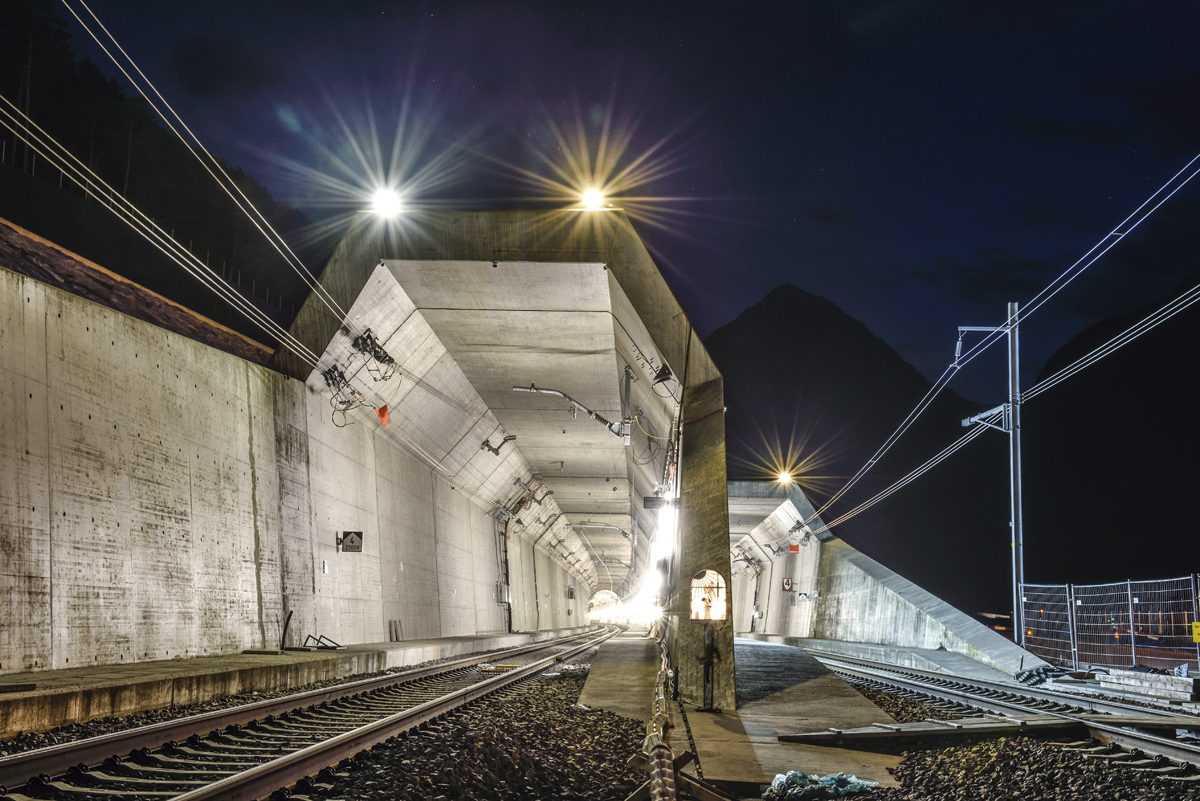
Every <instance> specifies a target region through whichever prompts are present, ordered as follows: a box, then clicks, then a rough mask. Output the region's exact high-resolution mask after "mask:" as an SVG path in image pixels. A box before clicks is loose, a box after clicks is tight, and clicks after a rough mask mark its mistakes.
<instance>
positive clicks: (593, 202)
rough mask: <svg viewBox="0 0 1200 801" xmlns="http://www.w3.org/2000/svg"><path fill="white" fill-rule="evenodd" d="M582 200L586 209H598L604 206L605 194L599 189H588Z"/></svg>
mask: <svg viewBox="0 0 1200 801" xmlns="http://www.w3.org/2000/svg"><path fill="white" fill-rule="evenodd" d="M581 199H582V201H583V207H584V208H585V209H598V208H600V207H601V206H603V205H604V193H603V192H601V191H600V190H599V189H588V190H587V191H586V192H584V193H583V197H582V198H581Z"/></svg>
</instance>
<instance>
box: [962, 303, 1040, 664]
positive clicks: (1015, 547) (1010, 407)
mask: <svg viewBox="0 0 1200 801" xmlns="http://www.w3.org/2000/svg"><path fill="white" fill-rule="evenodd" d="M1018 311H1019V310H1018V307H1017V304H1016V303H1009V304H1008V320H1007V321H1006V322H1005V324H1004V325H1002V326H1000V327H999V328H989V327H983V326H971V325H960V326H959V327H958V346H957V348H956V349H955V351H954V361H955V364H956V365H957V363H958V358H959V356H961V355H962V335H963V334H964V333H965V332H967V331H985V332H987V333H989V334H991V333H996V332H1000V331H1002V332H1004V333H1005V334H1007V336H1008V403H1005V404H1002V405H1000V406H997V407H996V408H994V409H989V410H988V411H986V412H982V413H981V414H977V415H975V416H974V417H968V418H967V419H966V420H963V421H962V424H963V426H964V427H968V426H971V425H973V424H975V423H982V424H983V425H986V426H989V427H991V428H996V429H999V430H1001V431H1004V432H1005V433H1007V434H1008V468H1009V493H1010V506H1009V513H1010V519H1009V523H1008V525H1009V527H1010V528H1011V529H1012V582H1013V589H1012V592H1013V596H1012V597H1013V600H1012V604H1013V641H1014V642H1016V643H1017V644H1018V645H1020V646H1021V647H1022V648H1023V647H1025V614H1024V610H1023V609H1022V603H1023V600H1022V598H1021V586H1022V585H1023V584H1024V583H1025V534H1024V527H1023V525H1022V511H1021V349H1020V344H1019V341H1018V339H1017V323H1018V319H1017V318H1018ZM997 412H1003V413H1004V417H1003V421H1002V423H1001V425H999V426H997V425H995V424H994V423H990V422H988V421H987V418H988V417H991V416H992V415H994V414H996V413H997Z"/></svg>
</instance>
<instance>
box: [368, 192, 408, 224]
mask: <svg viewBox="0 0 1200 801" xmlns="http://www.w3.org/2000/svg"><path fill="white" fill-rule="evenodd" d="M371 209H372V211H374V212H375V213H376V214H378V215H379V216H380V217H395V216H396V215H397V214H399V213H400V211H401V210H402V206H401V203H400V195H398V194H396V192H395V190H393V189H380V190H379V191H377V192H376V193H375V194H374V196H372V198H371Z"/></svg>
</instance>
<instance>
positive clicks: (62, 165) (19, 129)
mask: <svg viewBox="0 0 1200 801" xmlns="http://www.w3.org/2000/svg"><path fill="white" fill-rule="evenodd" d="M0 101H3V104H4V105H0V115H2V117H0V125H3V126H4V127H5V128H7V129H8V130H9V131H11V132H12V133H13V134H14V135H15V136H17V137H18V138H20V139H21V140H22V141H23V142H25V144H26V145H27V146H29V147H30V148H32V149H33V150H34V152H36V153H37V154H38V155H40V156H41V157H42V158H43V159H45V160H46V161H47V162H49V163H50V164H51V165H53V166H54V167H55V168H56V169H58V170H59V171H60V172H61V173H62V174H63V175H65V176H66V177H68V178H70V180H71V181H73V182H74V183H75V184H77V185H78V186H79V187H80V188H82V189H83V190H84V192H86V193H87V194H89V195H92V196H93V197H95V198H96V199H97V200H101V201H107V203H106V205H107V207H108V209H109V211H111V212H112V213H113V214H115V215H116V216H117V217H118V218H120V219H121V220H122V221H124V222H125V223H126V224H127V225H129V226H130V227H132V228H133V229H134V230H135V231H136V232H137V233H139V234H141V235H142V236H143V237H144V238H145V239H146V240H147V241H148V242H149V243H150V244H151V245H153V246H154V247H155V248H156V249H157V250H159V251H160V252H162V253H163V254H164V255H165V256H167V257H168V258H169V259H171V260H172V261H174V262H175V263H176V264H177V265H178V266H180V267H181V268H183V270H184V271H186V272H187V273H188V274H189V275H191V276H192V277H193V278H196V279H197V280H198V281H200V282H201V283H202V284H204V285H205V286H207V287H209V288H210V289H211V290H213V291H214V292H215V293H217V295H218V296H220V297H222V298H223V299H224V300H225V301H226V302H228V303H229V304H230V305H231V306H232V307H233V308H234V309H235V310H236V311H237V312H239V313H240V314H241V315H242V316H244V317H245V318H246V319H247V320H249V321H250V322H252V323H254V324H255V325H256V326H257V327H258V328H260V329H262V330H263V332H264V333H266V334H268V335H269V336H271V337H273V338H275V339H277V340H279V342H280V344H281V345H282V346H283V347H286V348H288V349H289V350H291V351H292V352H293V353H295V354H296V356H297V357H299V358H300V359H301V360H303V361H305V362H307V363H308V364H310V365H311V366H314V367H315V366H317V364H318V362H319V361H320V360H319V358H318V357H317V355H316V354H315V353H313V352H312V351H311V350H309V349H308V348H307V347H306V346H305V345H304V344H303V343H302V342H300V341H299V340H297V339H296V338H295V337H293V336H292V335H291V333H290V332H288V331H287V330H286V329H284V328H283V327H282V326H281V325H279V324H278V323H276V322H275V321H274V320H272V319H271V318H270V317H269V316H268V315H267V314H266V312H264V311H263V310H262V309H260V308H258V307H257V306H255V305H254V304H252V303H251V302H250V301H249V300H247V299H246V298H245V297H244V296H243V295H242V294H241V293H240V292H238V291H237V290H236V289H234V288H233V287H232V286H231V285H229V284H228V282H226V281H225V279H224V278H221V277H220V276H218V275H217V273H216V271H214V270H213V269H212V268H211V267H209V266H208V265H206V264H204V262H202V261H200V259H199V258H198V257H197V256H195V255H194V254H193V253H191V252H190V251H188V250H187V249H185V248H184V247H183V246H182V245H180V244H179V243H178V242H176V241H175V240H174V239H173V238H172V237H170V236H169V235H168V234H167V233H166V232H165V231H163V230H162V228H160V227H159V226H158V225H157V224H156V223H155V222H154V221H153V220H151V219H150V218H149V217H147V216H146V215H145V214H144V213H143V212H141V211H140V210H139V209H138V208H137V207H136V206H134V205H133V204H132V203H130V202H129V201H128V200H126V199H125V198H124V197H123V196H122V195H121V194H120V193H119V192H117V191H116V190H115V189H113V188H112V187H111V186H109V185H108V184H107V183H105V182H104V181H103V180H102V179H101V178H100V177H99V176H97V175H96V174H95V173H94V172H93V171H92V170H91V169H90V168H88V167H87V166H86V165H85V164H83V162H82V161H80V160H79V159H78V158H76V157H75V156H74V155H73V154H72V153H71V152H70V151H69V150H67V148H66V147H65V146H63V145H62V144H61V143H59V142H58V141H57V140H55V139H54V138H53V137H51V136H50V135H49V134H48V133H46V132H45V131H44V130H42V129H41V128H40V127H38V125H37V124H36V123H34V122H33V121H32V120H31V119H29V117H27V116H26V115H25V114H24V112H22V111H21V110H20V109H18V108H17V107H16V106H15V105H13V103H12V101H10V100H9V99H8V98H6V97H3V96H0ZM5 106H7V107H8V108H6V107H5ZM10 109H11V110H10ZM13 111H15V112H16V114H13V113H12V112H13ZM17 115H19V116H17ZM72 162H74V163H72Z"/></svg>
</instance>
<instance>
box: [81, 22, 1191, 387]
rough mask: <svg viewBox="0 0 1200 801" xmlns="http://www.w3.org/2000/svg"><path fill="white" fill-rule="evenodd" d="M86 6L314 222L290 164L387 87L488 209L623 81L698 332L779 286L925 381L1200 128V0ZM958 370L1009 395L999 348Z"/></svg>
mask: <svg viewBox="0 0 1200 801" xmlns="http://www.w3.org/2000/svg"><path fill="white" fill-rule="evenodd" d="M91 5H92V8H93V10H94V11H95V12H96V13H97V14H98V15H99V17H100V18H101V20H102V21H103V22H104V23H105V24H106V25H107V26H108V27H109V29H110V31H111V32H112V33H113V34H114V35H115V36H116V37H117V38H118V39H119V40H120V42H121V44H122V45H123V46H125V48H126V49H127V50H128V52H129V53H130V54H131V55H132V56H133V57H134V58H135V59H136V60H137V61H138V63H139V65H140V66H141V67H142V68H143V69H144V70H145V71H146V73H147V74H148V75H149V76H150V77H151V79H152V80H154V81H155V82H156V83H157V84H158V86H159V88H160V89H161V90H162V92H163V94H164V95H165V96H166V97H167V99H168V100H170V101H171V102H172V103H174V104H175V106H176V108H177V109H178V110H179V111H180V113H181V114H182V115H183V117H184V118H185V120H187V121H188V123H189V124H191V125H192V126H193V127H194V129H195V130H196V131H197V133H198V134H199V135H200V137H201V138H202V140H203V141H204V142H205V143H206V144H207V145H209V147H210V148H211V149H212V150H213V151H215V152H216V153H217V154H218V155H220V156H222V157H224V158H225V159H226V160H228V161H230V162H232V163H234V164H239V165H242V166H243V167H245V168H246V169H247V170H248V171H249V172H251V173H252V174H254V175H255V176H256V177H258V178H259V179H260V180H262V181H264V182H265V183H266V184H267V185H268V186H269V187H270V188H271V189H272V191H273V193H274V194H276V195H277V196H279V197H281V199H284V200H288V201H290V202H293V203H295V204H297V205H300V206H301V207H302V208H307V209H308V210H310V212H311V214H312V216H314V217H320V216H321V215H322V214H326V213H328V210H327V209H325V208H324V207H318V206H317V205H316V203H317V201H319V200H321V199H322V197H324V195H323V193H322V191H320V190H319V188H318V186H317V184H315V183H314V182H312V181H310V180H308V179H307V178H298V177H297V175H296V174H295V173H294V171H289V170H286V169H284V168H283V167H282V166H281V160H283V159H289V160H292V161H293V162H295V163H297V164H300V165H304V166H306V167H309V168H311V169H313V170H316V171H317V172H319V173H328V172H331V171H333V157H334V156H341V157H342V158H348V157H349V156H348V154H349V152H350V151H349V150H348V143H349V141H350V138H348V137H346V136H344V135H343V134H341V133H340V129H339V123H338V120H337V114H338V113H340V114H341V115H343V117H344V118H345V119H346V120H347V121H348V123H349V129H350V130H351V131H353V132H354V136H355V137H357V138H359V139H360V140H361V138H362V136H363V134H364V132H365V131H366V130H367V129H368V126H367V125H366V124H365V119H366V109H367V107H368V105H370V107H371V108H372V109H373V111H374V114H375V123H376V128H377V130H378V131H379V135H380V137H381V139H382V141H383V149H384V151H385V153H386V152H390V150H391V139H392V135H393V132H394V131H395V130H396V118H397V114H398V109H399V108H400V105H401V99H402V98H403V97H404V95H405V93H406V92H407V93H409V97H410V98H411V105H410V109H411V110H410V116H409V118H408V122H407V126H406V128H405V131H406V137H405V144H404V147H403V153H404V154H406V157H408V158H410V159H411V161H410V166H409V168H408V171H407V173H406V175H407V176H412V175H414V174H416V173H418V172H420V170H421V169H422V168H423V167H425V166H426V165H429V164H441V165H449V166H452V167H453V168H454V169H453V170H451V171H450V172H449V174H447V175H446V176H445V180H444V182H443V183H441V184H440V185H433V186H427V187H426V188H425V189H424V190H422V191H420V192H418V193H417V194H418V195H420V197H414V198H413V200H414V202H428V203H439V204H442V205H450V206H461V207H466V208H471V207H479V206H481V205H489V204H490V205H496V204H503V205H511V206H523V205H530V201H529V199H530V198H532V197H533V196H534V195H535V194H536V190H534V189H533V188H532V187H531V186H530V185H528V184H527V183H524V182H522V181H521V180H519V179H518V178H517V177H516V175H515V174H514V173H512V172H511V171H507V172H506V171H505V170H504V168H503V167H499V166H498V163H499V162H503V163H507V164H509V165H513V166H521V167H525V168H529V169H532V170H534V171H537V172H540V173H542V174H546V173H548V172H549V168H548V167H547V166H545V165H544V164H543V163H542V162H541V161H540V160H539V158H538V157H537V155H536V153H535V151H540V152H541V153H543V154H544V155H545V156H547V157H548V158H549V159H550V160H552V161H557V162H559V163H561V160H562V153H561V152H560V151H558V149H557V147H556V145H555V140H554V137H553V134H552V125H555V124H556V125H559V126H563V127H564V128H570V127H571V126H572V125H573V124H574V121H575V119H576V112H577V111H578V112H579V117H580V119H582V121H583V127H584V129H585V130H586V131H587V133H588V135H589V137H590V138H591V140H592V141H593V142H594V141H596V139H597V137H598V134H599V131H600V124H601V120H602V118H603V116H604V115H603V111H604V109H605V108H606V107H607V106H608V105H609V104H610V103H611V107H612V109H613V120H614V124H615V128H616V130H618V131H626V132H628V131H632V133H631V134H630V144H629V147H628V149H627V151H626V156H625V158H624V160H623V163H628V162H629V161H632V160H633V159H634V158H636V157H637V155H639V154H640V153H642V152H645V151H647V150H649V149H651V148H653V147H654V146H655V145H656V144H657V143H660V142H661V141H662V140H663V139H664V138H665V139H666V141H665V143H663V144H661V145H660V147H659V148H658V149H657V150H656V151H655V153H654V156H653V157H652V161H651V163H655V164H666V165H668V166H669V167H670V171H669V172H668V174H665V175H663V176H661V177H659V178H657V179H656V180H654V181H652V182H651V183H649V184H648V185H645V186H642V187H639V188H637V189H636V190H631V191H632V193H633V194H636V195H639V196H653V197H661V198H672V199H671V200H663V201H658V202H655V203H653V204H649V205H650V208H652V209H653V210H655V212H656V219H657V220H658V221H659V222H660V223H661V224H662V227H658V226H652V225H650V224H648V223H644V222H639V221H638V220H636V219H635V225H638V227H639V230H640V231H642V233H643V235H644V237H645V238H646V239H647V241H648V242H649V244H650V245H651V247H652V249H653V251H654V252H655V254H656V256H657V258H658V259H659V262H660V266H661V267H662V269H663V272H664V273H665V274H666V276H667V279H668V281H669V282H670V283H671V285H672V287H673V288H674V290H675V292H676V294H677V295H678V296H679V298H680V299H681V301H682V302H683V304H684V306H685V308H687V309H688V310H689V313H690V314H691V315H692V318H693V320H694V321H695V324H696V326H697V328H698V329H699V330H700V331H701V332H702V333H705V334H707V333H708V332H711V331H712V330H713V329H714V328H716V327H718V326H720V325H721V324H723V323H725V322H728V321H729V320H731V319H732V318H733V317H735V316H736V315H737V314H738V313H740V312H741V311H742V310H743V309H744V308H746V307H747V306H749V305H751V304H753V303H755V302H757V301H758V300H759V299H760V298H761V297H762V296H763V295H765V294H766V293H767V292H768V291H769V290H770V289H771V288H773V287H774V286H776V285H778V284H780V283H782V282H785V281H786V282H791V283H793V284H795V285H796V286H799V287H801V288H803V289H805V290H807V291H809V292H812V293H815V294H818V295H822V296H824V297H827V298H829V299H830V300H832V301H834V302H835V303H837V304H838V305H839V306H841V307H842V308H843V309H845V310H846V311H847V312H849V313H850V314H852V315H854V316H855V317H857V318H858V319H860V320H862V321H863V322H864V323H866V324H867V326H868V327H869V328H870V329H871V330H872V331H873V332H875V333H876V334H877V335H878V336H880V337H882V338H883V339H884V340H886V341H887V342H888V343H890V344H891V345H893V346H894V347H896V348H897V349H898V350H899V351H900V352H901V353H902V354H903V355H904V357H905V358H906V359H907V360H908V361H909V362H910V363H912V364H913V365H914V366H916V367H917V368H918V369H919V370H921V371H922V372H923V373H924V374H926V375H927V376H928V377H930V378H934V377H936V376H937V375H938V374H940V373H941V371H942V369H943V368H944V367H945V366H946V364H947V363H948V362H949V361H950V359H951V358H952V355H953V348H954V340H955V337H956V326H958V325H960V324H971V325H984V324H998V323H1000V322H1001V321H1002V319H1003V313H1004V304H1005V302H1006V301H1008V300H1017V301H1021V302H1023V301H1025V300H1027V299H1028V298H1030V297H1032V296H1033V295H1034V294H1035V293H1036V292H1037V291H1038V290H1040V289H1041V288H1042V287H1043V286H1045V285H1046V284H1047V283H1048V282H1049V281H1050V280H1051V279H1052V278H1053V277H1054V276H1056V275H1057V274H1058V273H1059V272H1061V270H1062V269H1064V268H1065V267H1066V266H1067V265H1069V264H1070V263H1071V262H1073V261H1074V260H1075V259H1076V258H1078V257H1079V256H1081V255H1082V254H1083V253H1084V252H1086V251H1087V250H1088V249H1089V248H1091V246H1092V245H1093V244H1095V243H1096V242H1097V241H1098V240H1099V239H1100V238H1101V237H1102V236H1103V235H1104V234H1105V233H1107V232H1108V231H1109V230H1111V229H1112V228H1113V227H1114V226H1115V225H1117V223H1119V222H1120V221H1121V220H1122V219H1124V218H1125V217H1126V215H1128V214H1129V213H1130V212H1131V211H1133V210H1134V209H1135V208H1136V207H1137V206H1138V205H1139V204H1141V202H1142V201H1143V200H1144V199H1145V198H1146V197H1147V196H1148V195H1149V194H1150V193H1151V192H1153V191H1154V190H1155V189H1157V188H1158V186H1159V185H1161V184H1162V183H1163V182H1165V181H1166V180H1167V179H1168V178H1169V177H1170V176H1171V175H1173V174H1174V173H1175V172H1176V171H1178V170H1179V169H1180V168H1181V167H1182V166H1183V165H1184V164H1186V163H1187V162H1188V160H1190V159H1191V157H1192V156H1194V155H1195V154H1196V153H1197V152H1200V65H1198V62H1197V59H1196V58H1195V52H1196V46H1195V42H1196V41H1197V40H1198V36H1197V34H1200V5H1197V4H1196V3H1195V2H1193V0H1186V1H1180V2H1166V1H1164V2H1155V3H1136V4H1135V3H1128V2H1126V3H1115V2H1098V1H1097V0H1090V1H1089V2H1078V3H1072V2H1060V3H1040V2H1039V3H1034V2H1013V3H1003V4H988V5H980V4H964V3H959V2H943V1H941V0H885V1H881V2H839V3H799V2H788V3H782V4H767V3H753V4H715V3H713V4H705V3H698V4H697V3H689V4H683V3H656V4H650V3H645V2H640V3H614V2H606V3H515V2H513V3H507V2H506V3H478V4H476V3H456V4H453V5H450V4H441V3H427V4H417V3H392V2H374V1H368V2H355V3H343V4H332V3H325V2H321V3H317V2H294V1H293V2H288V3H280V2H228V1H226V0H218V1H217V2H206V3H192V4H175V3H161V2H140V0H139V1H137V2H135V1H134V0H94V2H93V3H92V4H91ZM77 37H78V38H77V40H76V44H77V47H78V50H79V51H80V52H81V53H84V54H88V53H91V52H92V51H91V50H90V49H89V48H88V47H87V46H86V45H87V42H86V41H85V39H86V34H84V33H82V31H78V32H77ZM102 59H103V57H102V56H100V57H97V58H96V61H97V62H98V63H99V64H101V66H102V68H103V69H105V70H106V71H108V65H107V64H106V63H105V61H104V60H102ZM335 112H336V113H335ZM633 121H636V127H634V125H633ZM444 172H445V171H444V170H440V171H435V174H439V175H440V174H443V173H444ZM618 202H619V200H618ZM631 207H632V205H631ZM1198 214H1200V187H1196V188H1192V187H1189V188H1188V189H1186V190H1184V192H1183V193H1181V194H1180V195H1179V196H1178V197H1177V198H1176V199H1175V200H1173V201H1171V202H1170V203H1168V204H1167V205H1166V206H1164V207H1163V208H1162V209H1161V210H1160V211H1159V212H1158V213H1156V214H1155V216H1154V217H1152V218H1151V221H1150V222H1148V223H1147V224H1146V226H1144V229H1143V230H1140V231H1139V232H1138V234H1136V235H1135V236H1131V237H1129V238H1127V240H1126V241H1125V242H1123V243H1122V244H1121V245H1119V246H1118V248H1116V249H1114V250H1113V251H1112V252H1111V253H1110V254H1109V256H1107V257H1105V259H1104V260H1103V261H1102V262H1101V263H1099V264H1098V265H1096V266H1095V267H1093V268H1091V270H1089V271H1088V272H1087V273H1086V274H1085V275H1084V276H1083V277H1081V278H1080V279H1079V280H1078V281H1076V282H1075V284H1074V285H1073V286H1072V287H1071V289H1069V290H1068V291H1066V292H1064V293H1063V294H1061V295H1060V296H1058V297H1057V298H1056V299H1055V300H1054V301H1052V302H1051V304H1049V305H1047V306H1046V307H1045V308H1044V309H1042V310H1041V311H1040V312H1038V314H1036V315H1035V316H1034V317H1032V318H1031V319H1030V320H1029V321H1028V322H1027V323H1026V324H1025V325H1024V327H1023V332H1022V346H1023V355H1024V357H1025V363H1024V367H1025V370H1024V372H1025V373H1026V379H1025V380H1026V382H1028V381H1029V380H1031V378H1032V376H1033V375H1034V374H1035V373H1036V372H1037V370H1038V369H1040V367H1041V365H1042V363H1043V362H1044V360H1045V359H1046V358H1047V357H1048V356H1049V355H1050V354H1051V353H1052V352H1053V351H1054V349H1056V348H1057V347H1058V346H1060V345H1061V344H1063V342H1065V341H1066V339H1068V338H1069V337H1070V336H1071V335H1073V334H1074V333H1075V332H1077V331H1078V330H1079V329H1080V328H1082V327H1083V326H1085V325H1087V324H1089V323H1091V322H1094V321H1095V320H1096V319H1098V318H1099V317H1101V316H1104V315H1107V314H1110V313H1113V312H1116V311H1122V310H1125V309H1128V308H1131V307H1133V306H1135V305H1138V304H1140V303H1144V302H1146V301H1148V300H1151V299H1153V298H1156V297H1158V296H1160V295H1163V294H1164V293H1167V292H1169V291H1170V290H1171V289H1172V288H1173V287H1174V286H1175V285H1176V284H1177V283H1178V282H1179V281H1180V280H1181V279H1182V278H1184V277H1185V276H1187V275H1190V274H1194V273H1196V272H1200V270H1198V267H1197V262H1196V259H1195V256H1194V254H1195V253H1196V252H1200V248H1198V245H1200V225H1197V224H1196V219H1197V216H1198ZM795 327H796V331H797V334H798V340H800V341H802V335H803V331H804V320H802V319H797V320H795ZM775 344H776V343H768V344H767V346H774V345H775ZM778 344H779V346H780V348H781V351H782V350H783V349H784V348H785V347H786V343H778ZM789 350H790V349H789ZM997 350H998V349H997ZM997 357H999V354H997ZM952 386H954V387H955V388H956V389H958V391H959V392H961V393H963V394H965V395H967V396H968V397H972V398H974V399H977V400H979V401H981V402H999V400H1000V399H1001V398H1000V395H1001V393H1002V368H1001V365H1000V363H999V362H998V361H996V360H995V359H986V360H980V361H979V362H977V363H975V364H972V365H971V368H970V369H968V370H964V371H963V375H962V376H961V377H960V378H959V379H957V380H956V381H955V383H954V384H953V385H952Z"/></svg>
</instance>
